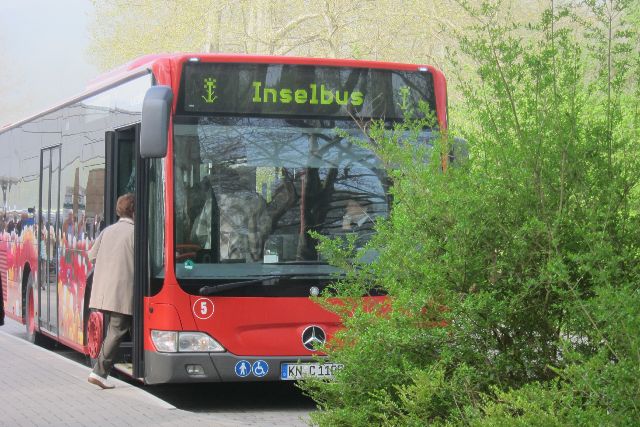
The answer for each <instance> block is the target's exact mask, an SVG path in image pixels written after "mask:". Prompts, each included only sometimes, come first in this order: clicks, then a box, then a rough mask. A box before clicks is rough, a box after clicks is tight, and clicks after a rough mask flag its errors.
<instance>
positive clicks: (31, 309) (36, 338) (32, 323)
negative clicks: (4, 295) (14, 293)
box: [25, 274, 45, 345]
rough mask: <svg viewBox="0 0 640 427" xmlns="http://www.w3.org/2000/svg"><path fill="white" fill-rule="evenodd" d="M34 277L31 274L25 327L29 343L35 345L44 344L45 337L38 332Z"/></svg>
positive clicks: (28, 284)
mask: <svg viewBox="0 0 640 427" xmlns="http://www.w3.org/2000/svg"><path fill="white" fill-rule="evenodd" d="M33 286H34V285H33V275H32V274H29V279H28V282H27V307H26V310H27V312H26V316H25V325H26V327H27V341H29V342H30V343H33V344H38V345H40V344H44V343H45V340H44V337H43V336H42V334H41V333H40V332H38V331H37V330H36V314H35V313H36V310H35V301H34V299H35V297H34V295H33V292H34V287H33Z"/></svg>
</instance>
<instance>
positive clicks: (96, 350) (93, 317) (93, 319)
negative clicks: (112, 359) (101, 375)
mask: <svg viewBox="0 0 640 427" xmlns="http://www.w3.org/2000/svg"><path fill="white" fill-rule="evenodd" d="M102 325H103V316H102V313H101V312H99V311H96V310H91V311H90V312H89V320H88V321H87V347H88V350H89V357H90V358H91V366H92V367H93V365H95V362H96V360H98V354H100V347H102V338H103V337H102V334H103V331H104V329H103V326H102Z"/></svg>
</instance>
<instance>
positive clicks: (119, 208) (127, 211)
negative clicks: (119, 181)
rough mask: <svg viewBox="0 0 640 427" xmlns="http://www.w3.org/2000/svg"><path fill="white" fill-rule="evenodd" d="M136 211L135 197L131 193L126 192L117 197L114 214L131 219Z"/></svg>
mask: <svg viewBox="0 0 640 427" xmlns="http://www.w3.org/2000/svg"><path fill="white" fill-rule="evenodd" d="M135 211H136V199H135V197H133V193H127V194H124V195H122V196H120V197H118V202H117V203H116V214H117V215H118V216H119V217H120V218H129V219H133V214H134V212H135Z"/></svg>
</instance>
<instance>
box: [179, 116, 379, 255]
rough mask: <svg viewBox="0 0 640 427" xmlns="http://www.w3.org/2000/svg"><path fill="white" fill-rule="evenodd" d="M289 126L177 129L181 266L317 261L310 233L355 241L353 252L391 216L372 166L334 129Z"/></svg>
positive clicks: (247, 122)
mask: <svg viewBox="0 0 640 427" xmlns="http://www.w3.org/2000/svg"><path fill="white" fill-rule="evenodd" d="M230 122H231V123H230ZM295 124H296V126H292V125H291V124H287V123H286V122H285V121H283V120H277V119H235V120H233V121H232V120H230V119H226V121H225V120H219V121H216V120H214V119H212V118H202V119H200V120H199V123H191V124H185V125H181V124H177V125H176V139H175V140H176V143H175V153H176V154H175V156H176V161H175V165H176V179H175V181H176V242H177V245H178V252H179V253H178V261H181V260H186V259H194V258H195V260H196V262H213V263H216V262H264V263H276V262H278V263H281V262H305V261H306V262H313V261H319V255H318V253H317V250H316V245H317V241H316V239H314V238H312V237H311V236H310V235H309V231H316V232H319V233H320V234H324V235H333V236H335V235H340V234H344V233H346V232H350V233H356V234H357V239H356V240H357V241H358V242H359V244H362V243H364V242H365V241H366V240H367V239H368V238H369V237H370V236H371V233H372V228H373V221H374V220H375V218H376V217H378V216H386V215H387V214H388V209H389V203H388V200H387V193H388V191H387V190H388V184H389V183H388V179H387V176H386V174H385V172H384V170H383V169H381V165H380V163H379V161H378V159H377V158H376V157H375V156H374V155H373V154H372V153H371V152H369V151H367V150H366V149H364V148H362V147H360V146H359V145H357V144H353V143H352V142H351V141H349V139H348V138H345V137H343V136H341V135H338V132H336V130H335V123H331V124H330V125H331V127H328V126H326V124H325V123H321V122H320V121H310V120H306V121H296V122H295ZM323 124H324V125H325V126H322V125H323ZM351 132H352V134H354V135H355V134H356V131H355V130H353V131H351ZM354 206H357V208H354ZM348 208H349V209H348ZM354 209H355V210H357V211H358V212H360V214H359V216H358V215H356V214H357V212H356V214H354ZM358 209H359V210H358ZM347 210H349V212H350V213H348V212H347ZM351 217H355V218H356V220H355V222H353V223H350V224H349V227H345V221H346V218H348V219H351Z"/></svg>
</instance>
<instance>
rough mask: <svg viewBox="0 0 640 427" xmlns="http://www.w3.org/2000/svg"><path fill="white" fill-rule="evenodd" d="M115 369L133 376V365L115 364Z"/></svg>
mask: <svg viewBox="0 0 640 427" xmlns="http://www.w3.org/2000/svg"><path fill="white" fill-rule="evenodd" d="M113 367H114V368H116V369H117V370H118V371H120V372H122V373H124V374H127V375H129V376H130V377H131V376H133V365H132V364H131V363H115V364H114V365H113Z"/></svg>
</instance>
